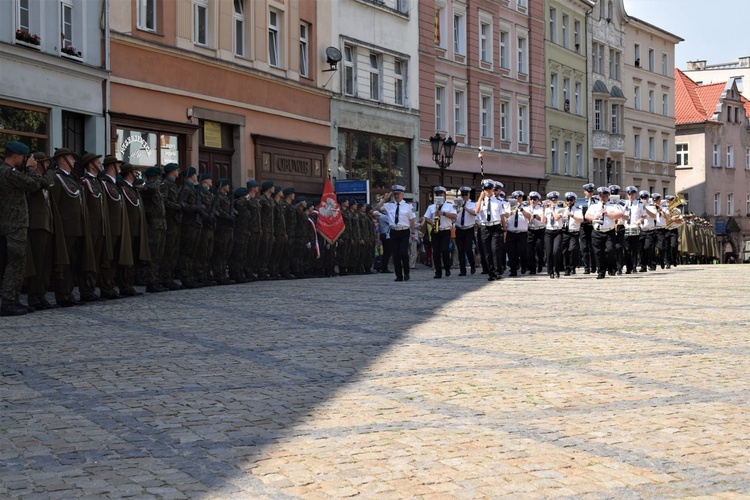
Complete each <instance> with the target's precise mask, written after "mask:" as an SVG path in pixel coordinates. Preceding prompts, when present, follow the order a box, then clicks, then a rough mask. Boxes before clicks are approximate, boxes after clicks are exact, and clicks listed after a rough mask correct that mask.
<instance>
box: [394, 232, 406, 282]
mask: <svg viewBox="0 0 750 500" xmlns="http://www.w3.org/2000/svg"><path fill="white" fill-rule="evenodd" d="M410 236H411V231H410V230H409V229H401V230H396V229H391V244H392V245H393V265H394V267H395V271H396V278H404V277H407V276H409V237H410Z"/></svg>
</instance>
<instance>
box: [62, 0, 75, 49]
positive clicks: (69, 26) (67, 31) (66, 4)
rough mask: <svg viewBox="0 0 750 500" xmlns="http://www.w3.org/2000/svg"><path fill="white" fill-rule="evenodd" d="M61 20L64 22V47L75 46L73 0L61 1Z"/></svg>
mask: <svg viewBox="0 0 750 500" xmlns="http://www.w3.org/2000/svg"><path fill="white" fill-rule="evenodd" d="M60 9H61V10H60V22H61V23H62V24H61V26H60V28H61V32H60V33H61V35H62V47H61V48H65V47H75V44H74V43H73V3H72V1H71V0H63V1H62V2H61V3H60Z"/></svg>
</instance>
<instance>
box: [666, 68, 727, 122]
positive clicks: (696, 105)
mask: <svg viewBox="0 0 750 500" xmlns="http://www.w3.org/2000/svg"><path fill="white" fill-rule="evenodd" d="M674 79H675V92H674V94H675V95H674V100H675V122H676V123H677V124H678V125H679V124H682V123H702V122H706V121H713V120H711V117H712V116H713V114H714V111H715V110H716V105H717V104H718V102H719V98H720V97H721V94H722V92H723V91H724V88H725V87H726V84H724V83H715V84H711V85H698V84H697V83H695V82H694V81H693V80H691V79H690V77H688V76H687V75H686V74H685V73H683V72H682V71H680V70H679V69H677V68H675V70H674Z"/></svg>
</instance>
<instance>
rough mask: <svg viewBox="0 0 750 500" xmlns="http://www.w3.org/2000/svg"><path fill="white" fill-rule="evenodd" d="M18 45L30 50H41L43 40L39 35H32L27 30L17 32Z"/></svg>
mask: <svg viewBox="0 0 750 500" xmlns="http://www.w3.org/2000/svg"><path fill="white" fill-rule="evenodd" d="M16 44H17V45H21V46H23V47H28V48H30V49H35V50H41V45H42V39H41V38H40V37H39V35H32V34H31V33H29V32H28V31H26V30H22V29H17V30H16Z"/></svg>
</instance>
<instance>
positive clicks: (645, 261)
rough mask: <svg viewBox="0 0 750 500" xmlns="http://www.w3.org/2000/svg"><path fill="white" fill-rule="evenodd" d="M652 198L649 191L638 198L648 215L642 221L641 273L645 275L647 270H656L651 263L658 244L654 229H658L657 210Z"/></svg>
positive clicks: (641, 192) (639, 194) (641, 193)
mask: <svg viewBox="0 0 750 500" xmlns="http://www.w3.org/2000/svg"><path fill="white" fill-rule="evenodd" d="M650 197H651V195H650V194H649V192H648V191H645V190H644V191H640V192H639V193H638V198H640V201H641V205H642V206H643V208H644V210H645V213H646V217H644V218H643V220H642V221H641V236H640V245H641V258H640V265H641V267H640V271H641V272H642V273H645V272H646V269H647V268H649V269H650V270H652V271H653V270H655V269H656V267H655V266H654V267H653V268H652V267H651V266H652V264H651V263H652V261H653V260H654V246H655V245H654V244H655V242H656V232H655V231H654V228H655V227H656V215H657V209H656V207H655V206H654V204H653V202H651V200H650Z"/></svg>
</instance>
